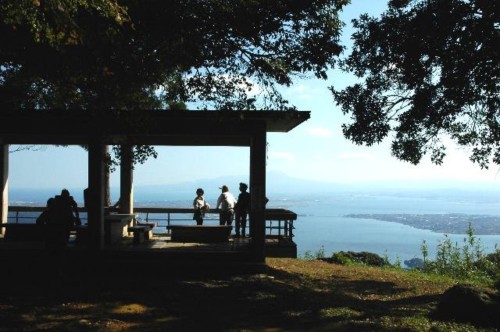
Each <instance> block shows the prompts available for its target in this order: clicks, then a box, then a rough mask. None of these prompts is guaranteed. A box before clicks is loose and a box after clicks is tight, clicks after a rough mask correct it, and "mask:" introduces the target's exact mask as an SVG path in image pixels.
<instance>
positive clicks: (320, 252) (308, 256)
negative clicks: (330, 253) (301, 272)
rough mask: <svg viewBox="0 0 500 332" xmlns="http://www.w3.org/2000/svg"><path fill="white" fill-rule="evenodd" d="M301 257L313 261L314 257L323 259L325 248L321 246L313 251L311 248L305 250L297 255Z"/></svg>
mask: <svg viewBox="0 0 500 332" xmlns="http://www.w3.org/2000/svg"><path fill="white" fill-rule="evenodd" d="M299 257H300V258H301V259H304V260H306V261H313V260H316V259H323V258H325V248H324V247H323V246H321V248H320V249H319V250H318V251H316V252H315V253H313V252H312V251H311V250H307V251H306V252H304V255H303V256H299Z"/></svg>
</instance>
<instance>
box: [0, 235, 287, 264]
mask: <svg viewBox="0 0 500 332" xmlns="http://www.w3.org/2000/svg"><path fill="white" fill-rule="evenodd" d="M251 241H252V239H251V238H248V237H247V238H235V237H231V238H230V239H229V241H227V242H212V243H195V242H173V241H171V237H170V235H168V234H165V235H156V234H155V235H154V236H153V238H152V239H151V240H149V241H145V242H143V243H140V244H134V240H133V236H132V235H130V236H126V237H124V238H123V239H122V240H121V241H119V242H117V243H114V244H113V245H107V246H105V247H104V249H102V250H101V251H100V252H101V254H102V256H103V257H115V258H118V257H121V258H123V259H124V260H127V259H133V258H134V257H135V258H139V257H149V258H153V257H163V258H168V259H176V258H179V259H186V258H192V259H203V260H212V259H215V260H240V259H242V258H248V257H249V256H250V246H251ZM45 252H46V249H45V244H44V242H43V241H11V240H8V239H5V238H3V237H2V236H0V257H2V256H5V255H7V256H10V255H14V256H15V255H17V254H20V253H26V254H29V253H31V255H34V256H36V255H38V254H44V253H45ZM65 252H66V253H67V254H68V255H75V256H80V254H83V253H85V252H88V248H87V247H86V246H85V245H79V244H77V243H76V236H75V234H72V235H71V237H70V240H69V243H68V246H67V248H66V250H65ZM266 256H267V257H296V256H297V246H296V244H295V243H294V242H293V241H289V240H288V239H283V238H279V237H269V238H266Z"/></svg>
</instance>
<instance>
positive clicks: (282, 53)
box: [0, 0, 348, 111]
mask: <svg viewBox="0 0 500 332" xmlns="http://www.w3.org/2000/svg"><path fill="white" fill-rule="evenodd" d="M347 2H348V0H314V1H292V0H281V1H272V2H269V1H264V0H252V1H246V0H245V1H243V0H236V1H220V0H174V1H163V0H152V1H148V2H147V4H145V3H144V2H143V1H139V0H52V1H48V0H33V1H3V2H1V3H0V42H1V43H2V45H3V47H2V48H1V50H0V68H1V71H0V75H1V76H0V100H1V101H0V103H1V104H0V106H1V107H2V109H12V108H15V109H18V108H62V109H75V108H77V109H94V110H95V109H101V110H104V109H105V110H106V111H109V109H115V110H122V111H123V110H125V109H138V108H142V109H144V108H168V107H169V106H170V107H178V105H181V106H182V104H183V103H187V102H201V103H203V105H204V107H207V108H208V107H211V108H216V109H233V108H241V106H242V105H244V106H246V107H245V108H247V109H252V108H256V107H260V108H268V109H270V108H277V109H287V108H289V107H290V106H288V105H287V102H286V101H285V100H283V99H282V98H281V96H280V95H279V93H278V92H277V91H276V89H275V87H276V84H278V85H290V84H291V82H292V77H293V76H295V75H304V74H308V73H313V74H314V75H316V76H317V77H321V78H326V72H327V70H328V69H329V68H330V67H331V66H333V65H334V63H335V57H336V56H337V55H338V54H339V53H340V52H341V50H342V47H341V46H340V45H339V31H340V28H341V22H340V21H339V19H338V17H337V12H338V11H339V10H340V9H341V8H342V7H343V6H344V5H345V4H346V3H347ZM255 86H258V89H254V91H255V90H257V91H262V93H261V94H260V95H259V96H258V97H256V96H251V98H250V97H249V90H250V89H251V88H252V87H255Z"/></svg>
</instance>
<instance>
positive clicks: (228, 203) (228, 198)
mask: <svg viewBox="0 0 500 332" xmlns="http://www.w3.org/2000/svg"><path fill="white" fill-rule="evenodd" d="M235 204H236V199H235V198H234V196H233V194H231V193H230V192H229V191H226V192H225V193H222V194H220V196H219V198H218V199H217V208H219V206H220V208H221V210H222V211H227V210H230V209H234V205H235Z"/></svg>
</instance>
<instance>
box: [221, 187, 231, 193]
mask: <svg viewBox="0 0 500 332" xmlns="http://www.w3.org/2000/svg"><path fill="white" fill-rule="evenodd" d="M219 189H222V192H223V193H225V192H226V191H229V188H228V187H227V186H226V185H223V186H222V187H220V188H219Z"/></svg>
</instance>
